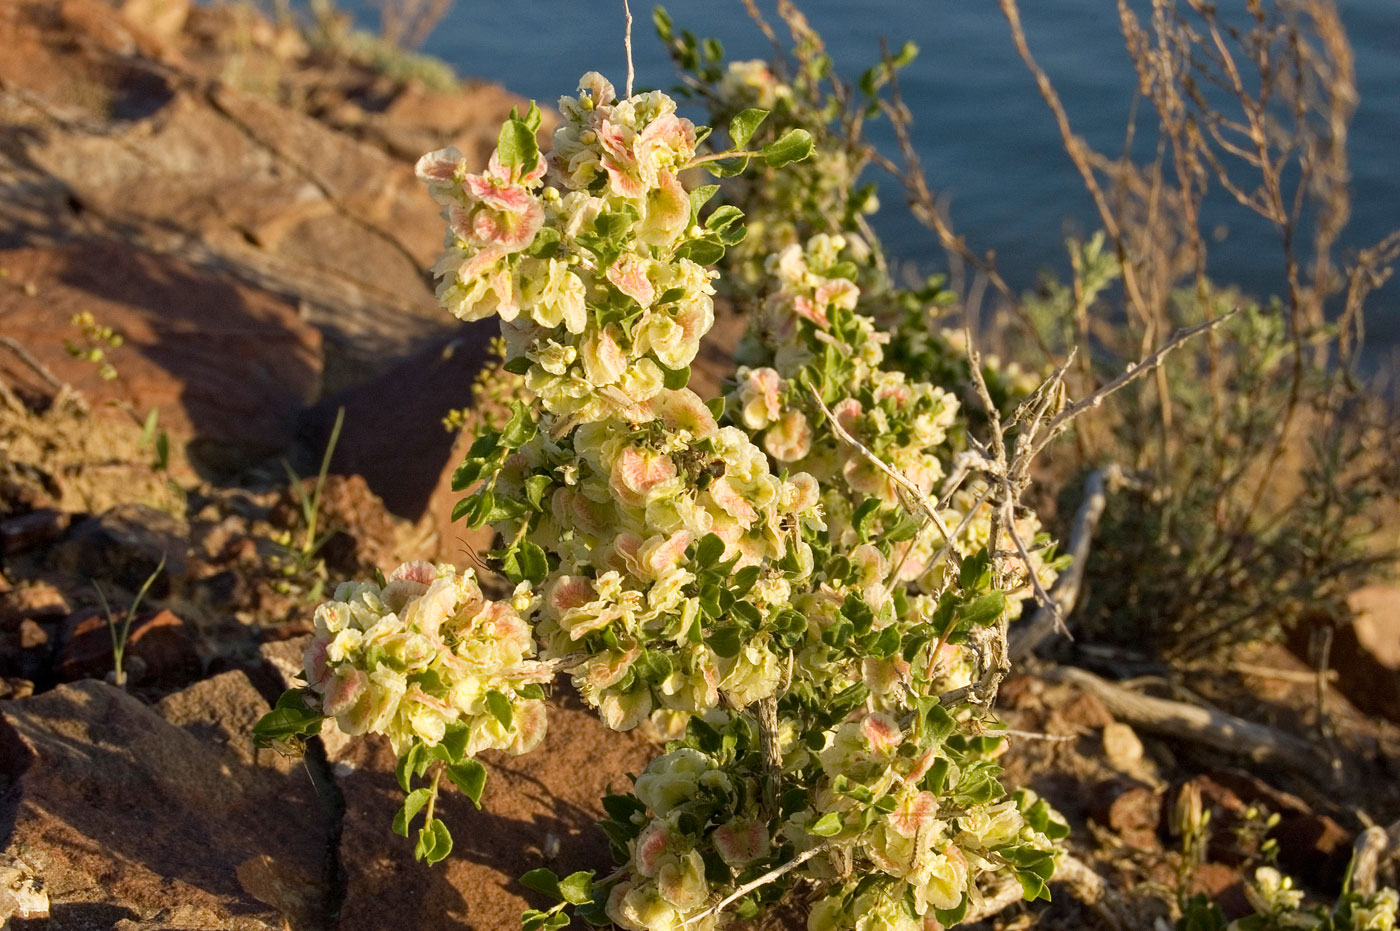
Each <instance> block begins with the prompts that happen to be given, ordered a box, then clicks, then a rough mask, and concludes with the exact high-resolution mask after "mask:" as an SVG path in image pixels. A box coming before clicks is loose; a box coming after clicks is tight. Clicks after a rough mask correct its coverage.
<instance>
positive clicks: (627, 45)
mask: <svg viewBox="0 0 1400 931" xmlns="http://www.w3.org/2000/svg"><path fill="white" fill-rule="evenodd" d="M622 12H623V13H624V14H626V16H627V31H626V32H625V33H623V36H622V47H623V48H624V49H625V50H626V51H627V93H626V95H625V96H627V97H631V96H632V78H633V77H634V76H635V73H636V72H635V71H634V69H633V68H632V7H631V5H630V4H628V2H627V0H622Z"/></svg>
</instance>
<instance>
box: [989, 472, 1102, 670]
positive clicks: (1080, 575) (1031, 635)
mask: <svg viewBox="0 0 1400 931" xmlns="http://www.w3.org/2000/svg"><path fill="white" fill-rule="evenodd" d="M1117 471H1118V468H1117V466H1108V467H1106V468H1102V469H1095V470H1094V471H1093V472H1092V473H1090V475H1089V478H1088V480H1087V481H1086V482H1085V483H1084V500H1083V501H1082V502H1081V503H1080V505H1079V510H1078V511H1076V512H1075V515H1074V524H1073V526H1072V527H1071V529H1070V537H1069V553H1070V556H1071V557H1073V559H1074V562H1072V563H1070V565H1069V568H1068V569H1067V570H1066V571H1065V572H1064V573H1063V574H1061V576H1060V578H1059V580H1058V582H1057V583H1056V585H1055V590H1054V591H1053V592H1051V593H1050V597H1051V600H1052V601H1053V602H1054V604H1055V607H1056V608H1058V613H1059V616H1060V617H1065V618H1067V617H1069V615H1070V614H1071V613H1072V612H1073V611H1074V605H1075V603H1076V602H1077V601H1078V600H1079V588H1080V586H1081V585H1083V584H1084V567H1085V565H1086V564H1087V563H1088V562H1089V546H1090V544H1091V543H1092V542H1093V539H1094V533H1095V531H1097V530H1098V527H1099V519H1100V518H1102V517H1103V512H1104V508H1105V507H1106V506H1107V505H1108V485H1109V483H1110V481H1111V476H1113V475H1114V474H1116V473H1117ZM1055 619H1056V612H1055V611H1054V610H1052V609H1051V608H1049V607H1048V606H1045V605H1042V606H1041V607H1040V608H1039V609H1038V610H1037V611H1036V612H1035V616H1034V617H1032V618H1031V619H1030V622H1029V623H1028V624H1026V625H1024V626H1023V627H1021V629H1020V630H1019V632H1018V634H1017V636H1016V637H1015V638H1014V639H1013V640H1012V642H1011V661H1012V662H1013V663H1014V662H1017V661H1019V660H1021V659H1024V658H1025V657H1027V656H1029V655H1030V654H1031V653H1033V652H1035V649H1036V647H1038V646H1040V644H1041V643H1042V642H1043V641H1044V640H1045V638H1046V637H1048V636H1050V634H1051V632H1053V631H1054V630H1055V626H1056V624H1055Z"/></svg>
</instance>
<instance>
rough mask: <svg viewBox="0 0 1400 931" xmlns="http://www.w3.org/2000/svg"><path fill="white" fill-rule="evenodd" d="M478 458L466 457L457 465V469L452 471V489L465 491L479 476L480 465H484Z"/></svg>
mask: <svg viewBox="0 0 1400 931" xmlns="http://www.w3.org/2000/svg"><path fill="white" fill-rule="evenodd" d="M484 464H485V463H483V462H482V461H481V460H480V459H468V460H467V461H466V462H464V463H462V464H461V465H459V466H458V467H457V471H455V472H453V473H452V490H453V491H465V490H466V489H467V488H468V486H470V485H471V484H472V483H473V482H475V481H476V480H477V479H479V478H481V467H482V466H483V465H484Z"/></svg>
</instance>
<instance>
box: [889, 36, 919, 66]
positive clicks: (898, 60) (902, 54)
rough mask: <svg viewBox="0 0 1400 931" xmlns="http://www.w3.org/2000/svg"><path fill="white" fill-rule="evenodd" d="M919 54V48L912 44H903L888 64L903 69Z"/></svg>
mask: <svg viewBox="0 0 1400 931" xmlns="http://www.w3.org/2000/svg"><path fill="white" fill-rule="evenodd" d="M918 54H919V47H918V46H917V45H915V44H914V43H913V42H905V43H904V45H903V46H902V47H901V48H900V50H899V54H898V55H896V56H895V57H894V59H893V60H892V61H891V62H890V64H892V65H894V66H895V67H896V68H903V67H904V66H905V65H907V64H909V63H910V62H912V61H913V60H914V59H915V58H916V57H917V56H918Z"/></svg>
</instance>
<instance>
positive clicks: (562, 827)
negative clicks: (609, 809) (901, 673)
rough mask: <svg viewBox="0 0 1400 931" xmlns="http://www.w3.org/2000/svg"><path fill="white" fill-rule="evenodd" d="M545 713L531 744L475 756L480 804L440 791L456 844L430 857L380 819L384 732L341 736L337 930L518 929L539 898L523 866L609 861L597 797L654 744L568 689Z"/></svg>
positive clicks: (393, 794)
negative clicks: (612, 727)
mask: <svg viewBox="0 0 1400 931" xmlns="http://www.w3.org/2000/svg"><path fill="white" fill-rule="evenodd" d="M549 714H550V721H549V731H548V734H547V736H546V738H545V741H544V743H543V744H542V745H541V746H540V747H538V748H537V749H536V750H535V751H534V752H532V753H528V754H526V755H524V756H519V757H507V756H504V755H502V754H490V755H488V758H487V759H485V762H486V763H487V768H488V770H489V771H490V776H489V778H488V779H487V783H486V792H485V795H484V796H483V798H482V810H481V811H477V810H476V809H475V808H474V807H473V806H472V804H471V802H470V801H468V800H467V799H466V798H465V797H463V796H462V795H461V794H460V793H457V792H456V791H448V792H444V793H443V796H442V799H441V801H440V802H439V804H438V812H439V813H440V816H441V817H442V818H443V819H444V820H445V821H446V822H447V824H448V826H449V828H450V829H451V831H452V835H453V838H454V841H455V846H454V848H453V851H452V855H451V856H450V857H448V859H447V860H445V861H443V862H442V863H439V864H437V865H436V866H431V867H430V866H426V865H424V864H422V863H416V862H414V860H413V854H412V841H411V840H405V839H404V838H402V837H398V836H397V835H394V834H392V833H390V831H389V830H388V828H389V824H390V822H391V820H392V819H393V816H394V811H395V809H396V807H397V806H398V805H399V804H400V801H401V799H402V792H400V790H399V787H398V785H397V784H396V783H395V782H394V778H393V765H394V761H393V758H392V754H391V753H390V751H389V748H388V745H387V743H385V742H383V741H381V740H379V739H374V740H363V739H358V738H357V739H355V740H353V741H352V742H351V743H350V744H349V745H348V748H347V749H346V750H345V751H344V753H343V755H342V756H341V757H340V760H341V761H342V762H344V763H349V764H352V765H353V766H354V769H353V770H351V771H350V772H348V773H347V774H345V775H342V776H341V777H340V779H339V783H340V787H341V791H342V792H343V793H344V796H345V821H344V833H343V834H342V835H341V842H340V843H341V848H340V849H341V851H342V856H341V862H342V864H343V866H344V868H345V870H346V873H347V875H346V897H345V901H344V903H343V904H342V906H341V910H340V924H339V925H338V928H339V931H382V929H385V928H434V929H443V931H446V929H453V928H458V929H478V931H485V929H492V931H495V929H509V928H516V927H519V922H520V912H521V911H522V910H523V909H524V908H526V907H527V906H534V907H539V906H540V905H541V904H543V900H542V899H541V898H540V897H539V896H536V895H534V894H532V893H527V892H526V891H525V890H524V889H522V888H521V886H520V884H519V882H518V880H519V877H520V876H521V875H522V874H524V873H525V872H526V871H528V870H531V869H533V868H535V867H540V866H547V867H550V868H551V869H553V870H554V871H555V872H556V873H559V874H560V875H563V874H565V873H570V872H573V871H574V870H581V869H597V870H600V871H601V872H600V874H599V875H604V874H606V873H608V872H610V871H611V870H612V866H611V863H612V861H611V857H610V856H609V853H608V845H607V842H606V840H605V838H604V837H603V834H602V832H601V831H599V830H598V829H597V828H596V827H595V825H594V822H595V821H596V820H599V819H601V818H602V817H603V814H602V809H601V804H600V802H601V800H602V797H603V795H604V794H606V792H607V791H608V790H609V788H610V787H611V788H612V789H613V790H619V791H625V790H627V789H630V788H631V782H630V781H629V780H628V778H627V775H626V774H627V773H629V772H633V773H636V772H640V771H641V770H642V768H643V767H644V766H645V765H646V762H647V760H648V759H650V758H651V757H652V756H653V755H655V753H656V752H657V748H656V747H655V746H654V745H653V744H650V743H649V742H647V741H646V740H644V739H643V738H642V737H640V736H639V735H637V734H636V733H625V734H621V733H615V732H613V731H609V730H607V729H606V728H605V727H604V726H603V725H602V723H600V722H599V721H598V719H597V718H596V716H594V715H593V714H592V713H591V712H588V711H586V710H584V709H583V708H582V707H580V706H579V704H578V702H577V699H573V700H565V701H556V702H554V703H552V704H551V706H550V709H549ZM556 844H557V847H556ZM527 897H528V898H527Z"/></svg>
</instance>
